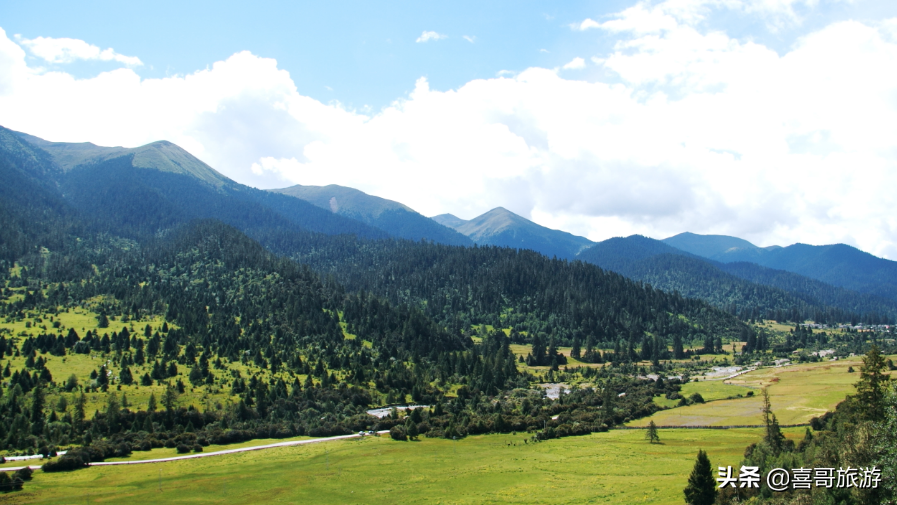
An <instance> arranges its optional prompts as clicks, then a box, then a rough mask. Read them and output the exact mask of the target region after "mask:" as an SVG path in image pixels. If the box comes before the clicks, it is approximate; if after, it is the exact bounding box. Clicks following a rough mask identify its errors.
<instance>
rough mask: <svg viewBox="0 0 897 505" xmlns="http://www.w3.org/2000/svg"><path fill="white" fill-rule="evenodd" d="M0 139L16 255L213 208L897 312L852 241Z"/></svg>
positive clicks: (788, 306) (743, 299) (701, 290)
mask: <svg viewBox="0 0 897 505" xmlns="http://www.w3.org/2000/svg"><path fill="white" fill-rule="evenodd" d="M0 151H2V153H0V154H2V156H0V176H2V180H3V181H4V185H3V186H2V187H0V259H6V260H9V261H11V260H14V259H15V258H18V257H21V256H22V255H23V254H28V253H29V252H33V251H30V250H29V247H33V245H34V244H38V243H40V244H41V245H42V246H47V247H51V246H58V245H60V244H61V242H62V241H63V240H64V238H63V235H64V233H61V232H60V230H94V231H102V232H104V233H113V234H115V235H117V236H121V237H124V238H131V239H140V238H141V237H153V236H157V235H159V234H164V233H167V231H168V230H172V229H174V228H176V227H178V226H179V225H182V224H184V223H187V222H190V221H194V220H197V219H216V220H219V221H222V222H224V223H226V224H229V225H231V226H234V227H236V228H237V229H239V230H241V231H243V232H244V233H246V234H247V235H249V236H250V237H252V238H254V239H256V240H258V241H259V242H261V243H262V244H263V245H265V246H266V247H269V248H270V249H272V250H277V251H279V252H281V253H284V254H289V253H290V251H292V250H295V249H297V247H298V246H296V244H299V243H307V241H308V240H312V239H310V238H309V237H310V236H309V235H307V234H308V233H319V234H323V235H325V236H335V235H353V236H355V237H356V238H357V239H360V240H383V239H389V238H392V239H404V240H410V241H419V240H426V241H429V242H433V243H437V244H445V245H450V246H472V245H474V244H476V245H479V246H497V247H509V248H513V249H529V250H533V251H536V252H538V253H541V254H543V255H545V256H549V257H552V256H554V257H557V258H559V259H565V260H580V261H583V262H587V263H592V264H595V265H598V266H600V267H601V268H604V269H607V270H611V271H614V272H618V273H620V274H623V275H625V276H627V277H630V278H632V279H635V280H638V281H642V282H646V283H649V284H651V285H652V286H654V287H657V288H660V289H663V290H666V291H678V292H679V293H681V294H682V295H685V296H690V297H697V298H701V299H704V300H706V301H709V302H710V303H712V304H714V305H716V306H718V307H723V308H726V309H727V310H729V311H730V312H732V313H737V314H739V315H740V316H742V317H743V318H748V317H754V318H756V317H769V316H774V317H776V318H779V319H781V318H784V319H791V320H795V319H798V318H805V319H814V320H829V321H845V320H849V319H857V318H865V320H867V321H870V322H878V321H884V320H888V321H893V320H897V263H895V262H892V261H889V260H885V259H882V258H877V257H875V256H873V255H871V254H868V253H865V252H863V251H860V250H858V249H855V248H853V247H850V246H847V245H844V244H836V245H826V246H811V245H806V244H794V245H791V246H788V247H779V246H772V247H766V248H761V247H757V246H755V245H753V244H751V243H750V242H748V241H745V240H743V239H740V238H736V237H728V236H720V235H697V234H693V233H682V234H679V235H676V236H673V237H669V238H667V239H664V240H662V241H661V240H654V239H649V238H647V237H641V236H631V237H625V238H613V239H609V240H605V241H602V242H599V243H595V242H593V241H590V240H588V239H586V238H584V237H579V236H576V235H573V234H570V233H567V232H564V231H560V230H553V229H549V228H546V227H543V226H540V225H538V224H536V223H534V222H532V221H530V220H528V219H525V218H523V217H521V216H519V215H517V214H514V213H513V212H510V211H508V210H507V209H504V208H502V207H498V208H495V209H492V210H490V211H489V212H486V213H485V214H483V215H481V216H477V217H475V218H473V219H470V220H464V219H461V218H458V217H456V216H454V215H451V214H442V215H439V216H435V217H433V218H427V217H425V216H423V215H421V214H419V213H418V212H416V211H414V210H413V209H411V208H409V207H408V206H406V205H403V204H401V203H399V202H394V201H391V200H387V199H383V198H379V197H377V196H373V195H368V194H365V193H363V192H361V191H359V190H356V189H353V188H348V187H342V186H336V185H330V186H323V187H319V186H301V185H296V186H292V187H288V188H283V189H276V190H268V191H263V190H259V189H256V188H252V187H248V186H244V185H242V184H239V183H237V182H235V181H233V180H231V179H229V178H227V177H225V176H224V175H222V174H221V173H219V172H217V171H215V170H214V169H213V168H212V167H209V166H208V165H207V164H205V163H203V162H202V161H201V160H199V159H197V158H196V157H194V156H192V155H190V154H189V153H188V152H186V151H184V150H183V149H181V148H180V147H178V146H176V145H175V144H172V143H170V142H166V141H159V142H153V143H151V144H147V145H145V146H141V147H137V148H122V147H102V146H97V145H94V144H91V143H64V142H49V141H46V140H43V139H39V138H37V137H34V136H31V135H28V134H25V133H20V132H14V131H12V130H8V129H5V128H2V127H0ZM314 240H319V239H314ZM291 244H292V245H291Z"/></svg>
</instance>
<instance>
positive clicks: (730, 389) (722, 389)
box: [654, 381, 757, 408]
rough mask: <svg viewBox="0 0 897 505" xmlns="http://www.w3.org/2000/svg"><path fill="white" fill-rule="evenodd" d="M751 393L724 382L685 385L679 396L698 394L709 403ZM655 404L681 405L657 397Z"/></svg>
mask: <svg viewBox="0 0 897 505" xmlns="http://www.w3.org/2000/svg"><path fill="white" fill-rule="evenodd" d="M751 391H754V390H753V389H751V388H748V387H744V386H734V385H731V384H724V383H723V382H722V381H701V382H689V383H686V384H683V385H682V391H680V392H679V394H680V395H682V396H684V397H686V398H691V395H693V394H695V393H698V394H700V395H701V397H703V398H704V401H707V402H709V401H714V400H723V399H726V398H729V397H733V396H738V395H742V396H746V395H747V394H748V393H749V392H751ZM754 394H757V391H754ZM654 403H656V404H657V405H660V406H661V407H668V408H672V407H675V406H676V404H678V403H679V400H667V399H666V398H664V397H663V396H657V397H654Z"/></svg>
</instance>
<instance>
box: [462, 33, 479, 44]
mask: <svg viewBox="0 0 897 505" xmlns="http://www.w3.org/2000/svg"><path fill="white" fill-rule="evenodd" d="M464 40H466V41H468V42H470V43H471V44H473V43H474V42H476V40H477V36H476V35H464Z"/></svg>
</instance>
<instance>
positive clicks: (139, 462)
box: [0, 431, 389, 472]
mask: <svg viewBox="0 0 897 505" xmlns="http://www.w3.org/2000/svg"><path fill="white" fill-rule="evenodd" d="M386 433H389V431H378V432H377V434H378V435H383V434H386ZM361 436H362V435H357V434H356V435H340V436H336V437H327V438H313V439H310V440H292V441H289V442H278V443H276V444H268V445H254V446H252V447H241V448H239V449H226V450H223V451H215V452H199V453H196V454H188V455H186V456H173V457H171V458H159V459H143V460H136V461H102V462H98V463H91V464H90V466H114V465H145V464H149V463H167V462H169V461H178V460H181V459H194V458H209V457H212V456H221V455H223V454H236V453H238V452H248V451H260V450H263V449H273V448H275V447H290V446H294V445H305V444H316V443H319V442H329V441H331V440H346V439H349V438H360V437H361ZM365 436H368V435H365ZM28 467H29V468H31V469H32V470H37V469H39V468H40V466H34V465H28ZM22 468H25V467H24V466H18V467H14V468H0V471H3V472H14V471H16V470H20V469H22Z"/></svg>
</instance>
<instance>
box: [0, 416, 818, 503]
mask: <svg viewBox="0 0 897 505" xmlns="http://www.w3.org/2000/svg"><path fill="white" fill-rule="evenodd" d="M761 431H762V430H760V429H731V430H691V429H671V430H661V431H660V437H661V441H662V443H661V444H653V445H652V444H648V443H647V442H646V441H645V439H644V435H645V433H644V431H642V430H615V431H611V432H607V433H595V434H591V435H588V436H582V437H568V438H564V439H556V440H550V441H547V442H542V443H537V444H532V443H528V444H524V439H525V438H527V437H526V436H525V435H523V434H519V435H516V436H514V435H486V436H476V437H468V438H467V439H464V440H459V441H456V442H453V441H450V440H444V439H427V438H423V439H421V440H420V441H416V442H396V441H393V440H391V439H389V438H388V437H385V436H383V437H365V438H363V439H353V440H342V441H335V442H333V443H327V444H313V445H304V446H294V447H283V448H275V449H269V450H265V451H255V452H246V453H238V454H229V455H223V456H219V457H214V458H203V459H194V460H183V461H176V462H171V463H164V464H154V465H129V466H113V467H108V466H107V467H92V468H87V469H84V470H79V471H75V472H68V473H58V474H45V473H43V472H40V471H38V472H35V474H34V479H33V480H32V481H31V482H28V483H26V487H25V489H24V490H23V491H20V492H16V493H10V494H5V495H0V503H35V504H50V503H60V504H62V503H65V504H70V503H123V502H127V503H129V504H130V505H138V504H143V503H196V504H203V503H247V504H249V503H373V502H377V503H434V504H437V503H458V504H467V503H471V504H472V503H611V502H615V503H647V504H668V503H669V504H673V503H676V504H678V503H681V502H682V489H683V488H684V486H685V482H686V480H687V479H688V474H689V473H690V472H691V469H692V466H693V465H694V459H695V455H696V453H697V450H698V449H699V448H702V449H704V450H706V451H707V452H708V454H709V456H710V459H711V463H712V465H714V466H718V465H723V466H725V465H733V466H735V465H737V464H738V463H739V462H740V461H741V459H742V454H743V452H744V448H745V447H746V446H748V445H749V444H751V443H753V442H756V441H759V440H760V438H761V435H762V434H761ZM785 433H786V435H787V436H788V437H789V438H794V439H799V438H800V437H802V435H803V430H802V429H800V428H796V429H788V430H785ZM509 444H510V445H509Z"/></svg>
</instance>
